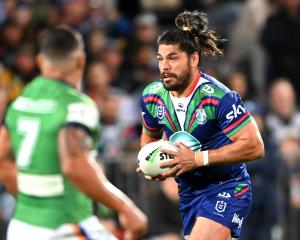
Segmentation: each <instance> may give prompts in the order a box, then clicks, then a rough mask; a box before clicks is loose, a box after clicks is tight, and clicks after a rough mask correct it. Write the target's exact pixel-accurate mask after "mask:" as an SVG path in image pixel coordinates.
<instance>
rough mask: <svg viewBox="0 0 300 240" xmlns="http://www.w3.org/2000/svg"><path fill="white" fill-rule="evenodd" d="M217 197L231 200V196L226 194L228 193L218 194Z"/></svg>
mask: <svg viewBox="0 0 300 240" xmlns="http://www.w3.org/2000/svg"><path fill="white" fill-rule="evenodd" d="M217 197H219V198H226V199H227V198H231V195H230V193H228V192H220V193H218V196H217Z"/></svg>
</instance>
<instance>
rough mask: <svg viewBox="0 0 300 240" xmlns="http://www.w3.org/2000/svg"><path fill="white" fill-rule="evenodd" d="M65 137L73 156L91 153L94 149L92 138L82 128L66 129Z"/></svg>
mask: <svg viewBox="0 0 300 240" xmlns="http://www.w3.org/2000/svg"><path fill="white" fill-rule="evenodd" d="M65 137H66V139H65V141H66V147H67V150H68V152H69V153H70V154H71V155H78V154H82V153H83V152H89V151H91V150H92V148H93V141H92V138H91V137H90V136H89V135H88V134H87V133H86V132H85V131H84V130H82V129H80V128H75V127H66V128H65Z"/></svg>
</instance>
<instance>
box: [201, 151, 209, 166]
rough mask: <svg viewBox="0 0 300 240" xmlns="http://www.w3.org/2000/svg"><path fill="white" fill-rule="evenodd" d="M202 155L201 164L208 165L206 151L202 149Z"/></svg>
mask: <svg viewBox="0 0 300 240" xmlns="http://www.w3.org/2000/svg"><path fill="white" fill-rule="evenodd" d="M202 157H203V166H208V165H209V159H208V151H207V150H206V151H202Z"/></svg>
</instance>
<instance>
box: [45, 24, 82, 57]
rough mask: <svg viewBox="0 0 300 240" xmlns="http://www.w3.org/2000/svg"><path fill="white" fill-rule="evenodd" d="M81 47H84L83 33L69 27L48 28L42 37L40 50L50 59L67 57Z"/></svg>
mask: <svg viewBox="0 0 300 240" xmlns="http://www.w3.org/2000/svg"><path fill="white" fill-rule="evenodd" d="M79 49H83V40H82V38H81V35H80V34H79V33H78V32H77V31H75V30H73V29H71V28H69V27H65V26H63V27H56V28H54V29H50V30H47V31H46V32H45V33H44V34H43V35H42V36H41V38H40V44H39V52H40V53H41V54H43V55H45V56H46V57H49V58H50V59H60V60H63V59H66V58H68V57H70V56H71V54H72V53H73V52H74V51H77V50H79Z"/></svg>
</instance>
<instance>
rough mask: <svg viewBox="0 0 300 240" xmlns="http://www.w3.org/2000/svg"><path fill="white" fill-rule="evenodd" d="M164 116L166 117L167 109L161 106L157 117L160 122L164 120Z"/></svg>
mask: <svg viewBox="0 0 300 240" xmlns="http://www.w3.org/2000/svg"><path fill="white" fill-rule="evenodd" d="M164 116H165V107H164V106H161V105H160V106H158V108H157V117H158V119H159V120H162V119H163V118H164Z"/></svg>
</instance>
